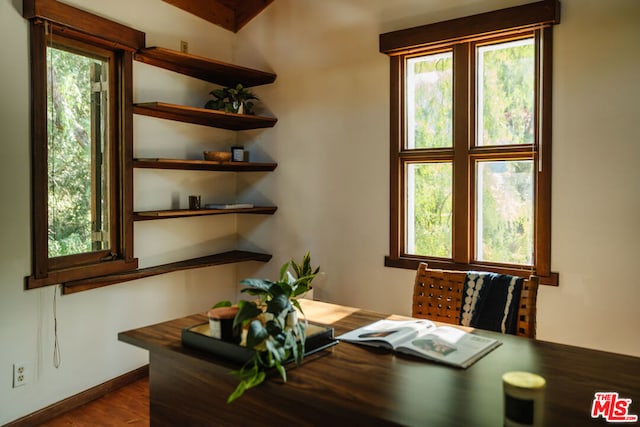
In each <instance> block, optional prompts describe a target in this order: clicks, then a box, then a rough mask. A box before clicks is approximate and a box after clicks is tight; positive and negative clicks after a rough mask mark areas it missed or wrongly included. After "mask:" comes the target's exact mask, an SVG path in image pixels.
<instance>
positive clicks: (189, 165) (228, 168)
mask: <svg viewBox="0 0 640 427" xmlns="http://www.w3.org/2000/svg"><path fill="white" fill-rule="evenodd" d="M277 166H278V165H277V163H256V162H212V161H208V160H182V159H133V167H134V168H147V169H182V170H202V171H220V172H271V171H273V170H274V169H275V168H276V167H277Z"/></svg>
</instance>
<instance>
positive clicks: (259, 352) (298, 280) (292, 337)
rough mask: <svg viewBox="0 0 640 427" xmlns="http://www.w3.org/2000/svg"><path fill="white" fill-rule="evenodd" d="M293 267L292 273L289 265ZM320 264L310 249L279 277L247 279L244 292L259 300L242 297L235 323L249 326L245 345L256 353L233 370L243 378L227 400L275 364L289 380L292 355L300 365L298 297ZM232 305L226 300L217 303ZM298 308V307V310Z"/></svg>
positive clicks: (301, 340) (303, 324) (257, 382)
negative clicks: (314, 265) (313, 262)
mask: <svg viewBox="0 0 640 427" xmlns="http://www.w3.org/2000/svg"><path fill="white" fill-rule="evenodd" d="M290 268H291V269H292V270H293V273H291V272H290V271H289V269H290ZM319 271H320V267H317V268H316V269H315V270H314V269H312V268H311V259H310V256H309V253H307V254H306V255H305V256H304V258H303V260H302V263H300V264H297V263H296V262H295V261H293V260H291V261H289V262H287V263H285V264H284V265H283V266H282V267H281V268H280V278H279V279H278V280H277V281H271V280H266V279H244V280H242V281H241V282H240V283H241V284H242V285H244V286H245V288H244V289H242V292H244V293H247V294H249V295H252V296H254V297H257V298H258V299H257V301H240V302H239V303H238V307H239V310H238V313H237V314H236V316H235V318H234V321H233V327H234V328H239V327H240V326H242V328H246V330H247V335H246V344H245V345H246V347H247V348H249V349H252V350H255V351H254V353H253V357H252V358H251V359H250V360H249V361H248V362H247V363H246V364H245V365H244V366H243V367H242V368H240V369H239V370H237V371H232V374H233V375H235V376H236V377H238V378H239V379H240V383H239V384H238V386H237V387H236V389H235V391H234V392H233V393H231V395H229V398H228V399H227V402H228V403H230V402H233V401H234V400H236V399H237V398H239V397H240V396H242V395H243V394H244V392H245V391H247V390H249V389H250V388H253V387H255V386H257V385H260V384H261V383H262V382H263V381H264V380H265V378H266V371H267V370H268V369H271V368H275V369H276V370H277V371H278V373H279V374H280V377H281V378H282V380H283V381H284V382H286V381H287V373H286V369H285V367H284V365H285V363H287V362H288V361H290V360H291V359H293V361H295V363H296V364H297V365H299V364H300V363H301V362H302V359H303V357H304V351H305V338H306V336H305V329H306V322H299V321H298V319H297V311H300V313H302V314H303V315H304V313H303V311H302V307H301V306H300V303H299V302H298V300H297V297H299V296H301V295H304V294H305V293H306V292H308V291H309V289H310V287H311V281H312V280H313V279H314V277H315V276H316V275H317V274H318V273H319ZM225 305H231V303H230V302H229V301H223V302H221V303H218V304H216V305H215V306H214V307H220V306H225ZM296 310H297V311H296Z"/></svg>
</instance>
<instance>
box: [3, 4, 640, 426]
mask: <svg viewBox="0 0 640 427" xmlns="http://www.w3.org/2000/svg"><path fill="white" fill-rule="evenodd" d="M524 2H525V1H521V0H451V1H448V2H443V1H436V0H431V1H425V0H396V1H394V2H389V1H388V0H366V1H365V0H323V1H317V0H277V1H276V2H274V3H273V4H272V5H270V6H269V7H268V8H267V9H266V10H265V11H264V12H263V13H262V14H261V15H259V16H258V17H257V18H255V19H254V20H253V21H252V22H250V23H249V24H248V25H247V26H246V27H245V28H244V29H242V30H241V31H240V32H239V34H238V35H233V34H232V33H230V32H227V31H225V30H222V29H219V28H217V27H215V26H213V25H210V24H207V23H205V22H204V21H202V20H199V19H197V18H193V17H191V16H189V15H188V14H186V13H184V12H181V11H179V10H178V9H173V8H171V7H170V6H168V5H166V3H164V2H160V1H157V0H136V1H134V2H131V1H128V2H127V1H124V0H111V1H109V2H104V1H100V0H75V1H73V2H71V3H73V4H76V5H79V6H81V7H83V8H86V9H88V10H91V11H94V12H95V13H98V14H102V15H104V16H107V17H109V18H111V19H114V20H117V21H120V22H123V23H125V24H128V25H130V26H133V27H135V28H137V29H139V30H142V31H145V32H146V33H147V44H148V45H149V46H151V45H154V44H157V45H160V46H164V47H169V48H174V49H176V48H177V47H178V42H179V40H181V39H182V40H185V39H186V40H188V41H189V43H190V48H191V51H192V52H193V53H197V54H201V55H204V56H209V57H212V58H216V59H220V60H227V61H232V62H236V63H239V64H242V65H246V66H253V67H256V68H260V69H264V70H267V71H274V72H275V73H276V74H277V75H278V79H277V80H276V83H275V84H273V85H269V86H265V87H261V88H258V89H257V90H256V91H257V92H258V94H259V95H260V96H261V97H262V98H263V99H264V100H265V103H266V106H267V107H268V110H270V111H271V112H273V114H274V115H275V116H276V117H278V120H279V121H278V124H277V125H276V126H275V128H273V129H269V130H260V131H251V132H243V133H242V134H241V135H240V136H239V141H241V142H243V143H245V145H246V147H247V148H249V149H250V150H251V155H252V157H253V158H254V159H257V160H274V161H276V162H278V168H277V169H276V171H275V172H274V173H271V174H247V175H244V174H243V175H242V176H239V177H238V179H237V183H235V182H233V181H232V180H230V179H229V178H228V177H225V176H217V175H216V174H214V176H213V177H212V176H211V175H209V174H205V173H200V172H197V173H182V172H175V173H174V172H169V173H164V172H163V173H160V172H152V171H137V172H136V187H137V192H136V209H146V208H156V207H168V206H167V205H166V204H169V203H171V201H172V200H173V199H172V197H174V195H179V196H180V197H179V199H180V202H181V203H182V204H183V205H184V204H185V203H186V195H187V194H189V193H190V192H199V193H201V194H203V197H204V196H207V197H212V196H213V195H215V194H214V192H213V190H212V189H211V188H212V187H213V186H209V183H210V180H214V181H215V182H216V184H215V185H216V186H217V185H218V182H220V183H221V185H223V186H226V185H229V186H231V187H233V186H234V185H237V186H238V190H239V192H240V197H241V198H242V199H244V200H255V201H268V202H273V203H275V204H276V205H277V206H278V207H279V210H278V212H277V213H276V215H275V216H273V217H269V218H267V219H264V218H258V217H253V216H246V217H239V218H238V219H237V221H238V224H239V228H240V236H239V238H240V242H241V244H242V246H244V247H246V248H248V249H258V250H265V251H269V252H272V253H273V254H274V260H273V261H272V262H271V263H269V264H266V265H265V266H263V267H262V266H261V265H260V264H256V263H248V264H242V265H239V266H238V267H234V266H225V267H214V268H210V269H203V270H195V271H190V272H185V273H172V274H169V275H166V276H159V277H154V278H148V279H144V280H139V281H136V282H131V283H124V284H119V285H115V286H109V287H106V288H103V289H99V290H92V291H89V292H83V293H80V294H76V295H71V296H64V297H60V298H59V299H58V301H57V302H58V304H57V305H58V306H57V314H58V325H59V336H60V344H61V350H62V366H61V367H60V369H55V368H53V367H52V362H51V359H52V352H53V343H52V340H53V338H52V329H53V316H52V304H53V292H54V289H53V288H52V287H49V288H46V289H42V290H33V291H23V278H24V276H26V275H28V274H29V271H30V259H29V256H30V238H29V236H30V234H29V233H30V227H29V179H30V178H29V176H30V175H29V131H28V129H29V113H28V111H29V102H28V100H29V82H28V44H27V26H26V23H25V21H24V20H23V19H22V18H21V16H20V11H21V3H22V2H21V0H0V35H1V36H2V38H3V40H11V43H3V44H2V45H1V46H0V57H2V58H3V60H2V61H3V63H2V66H1V67H0V89H1V90H2V97H1V99H2V100H1V101H0V129H2V154H3V155H2V156H0V162H1V163H0V191H1V193H0V194H2V196H3V199H4V200H5V202H4V204H3V208H2V210H1V211H0V224H3V225H2V231H3V239H2V241H1V243H0V255H1V258H0V313H1V314H0V342H1V343H2V350H1V351H0V423H4V422H7V421H10V420H12V419H15V418H18V417H20V416H23V415H26V414H28V413H30V412H33V411H35V410H37V409H39V408H41V407H44V406H46V405H49V404H51V403H54V402H56V401H58V400H60V399H63V398H65V397H67V396H69V395H72V394H75V393H78V392H80V391H82V390H84V389H86V388H88V387H90V386H93V385H96V384H99V383H101V382H103V381H106V380H108V379H110V378H112V377H115V376H117V375H119V374H122V373H124V372H127V371H129V370H131V369H134V368H136V367H138V366H140V365H142V364H144V363H146V354H145V352H144V351H142V350H138V349H136V348H134V347H131V346H129V345H126V344H123V343H119V342H117V341H116V338H115V337H116V334H117V332H119V331H122V330H125V329H130V328H135V327H138V326H142V325H146V324H150V323H155V322H158V321H162V320H167V319H170V318H173V317H178V316H181V315H184V314H187V313H192V312H196V311H200V310H204V309H205V308H206V307H207V306H208V305H209V304H210V303H211V302H215V301H216V300H218V299H221V298H232V297H233V295H234V294H235V289H234V286H235V285H234V284H235V283H236V281H237V279H238V278H242V277H246V276H252V275H260V276H269V277H273V276H274V275H275V274H277V270H278V268H279V265H280V264H281V263H282V262H284V261H285V260H287V259H288V258H289V257H292V256H293V257H296V258H298V257H300V256H301V255H302V254H303V253H304V252H305V251H306V250H311V253H312V259H313V261H314V263H319V264H320V265H321V266H322V270H323V271H324V272H325V275H324V276H323V277H322V278H321V279H320V280H319V281H318V282H317V283H316V285H317V286H316V287H317V293H316V296H318V297H320V298H321V299H325V300H328V301H332V302H338V303H344V304H350V305H356V306H361V307H366V308H370V309H375V310H380V311H385V312H396V313H404V314H408V313H409V312H410V294H411V285H412V282H413V272H412V271H408V270H400V269H392V268H385V267H384V266H383V259H384V256H385V255H386V254H387V253H388V228H389V227H388V222H389V218H388V215H389V214H388V212H389V209H388V191H389V188H388V181H389V178H388V151H389V149H388V133H389V124H388V122H389V120H388V111H389V95H388V84H389V83H388V80H389V77H388V58H387V57H386V56H385V55H383V54H380V53H378V34H380V33H382V32H387V31H393V30H397V29H401V28H406V27H411V26H416V25H420V24H424V23H429V22H434V21H439V20H444V19H449V18H455V17H459V16H464V15H468V14H473V13H479V12H483V11H487V10H492V9H497V8H502V7H508V6H512V5H516V4H520V3H524ZM562 5H563V16H562V24H560V25H559V26H557V27H556V28H555V30H554V34H555V45H554V49H555V63H554V124H555V126H554V153H553V155H554V169H553V191H554V193H553V194H554V196H553V254H552V268H553V269H554V271H558V272H559V273H560V281H561V282H560V286H559V287H558V288H552V287H547V286H544V287H543V288H542V289H541V291H540V296H539V312H538V313H539V314H538V318H539V327H538V337H539V338H540V339H544V340H551V341H558V342H563V343H569V344H575V345H581V346H588V347H592V348H597V349H604V350H608V351H614V352H620V353H627V354H633V355H636V356H640V344H639V342H638V340H637V339H636V338H635V329H636V328H637V327H638V326H640V315H639V314H638V310H637V309H636V306H635V304H636V303H635V301H637V300H638V299H639V297H640V295H639V293H640V291H638V287H637V286H636V282H635V281H634V280H633V278H632V277H633V275H634V268H633V267H634V263H635V262H636V261H637V259H638V258H639V255H640V250H639V249H638V246H637V245H636V243H635V240H636V239H638V238H639V237H640V233H639V230H640V226H638V225H637V222H636V220H637V218H638V217H640V190H639V189H638V185H637V184H638V182H640V169H639V168H637V167H636V164H635V163H636V162H637V160H639V159H640V145H639V144H638V143H637V141H638V140H640V138H639V136H640V135H639V131H638V129H637V127H636V126H635V125H636V123H634V122H635V121H636V117H638V116H639V115H640V114H639V113H640V111H639V107H638V103H637V99H639V98H640V93H639V92H640V84H639V82H638V77H636V76H637V71H636V70H637V69H639V68H640V67H639V66H640V63H639V62H640V55H638V53H639V48H638V47H637V40H640V34H639V33H640V26H638V25H637V23H638V22H640V2H637V1H635V0H612V1H608V2H602V1H597V0H564V1H563V2H562ZM134 71H135V74H136V79H135V87H136V92H135V95H134V96H135V100H136V101H149V100H161V101H168V102H175V103H187V104H190V105H198V104H199V103H201V102H203V101H204V100H205V99H206V93H207V92H208V90H209V86H208V85H206V84H202V83H200V82H198V81H196V80H194V79H190V78H186V77H181V76H179V75H177V74H173V73H170V72H165V71H162V70H156V69H153V67H149V66H146V65H143V64H135V70H134ZM135 126H136V135H135V136H136V151H137V153H136V154H137V155H140V156H150V155H154V156H155V155H162V156H166V157H170V156H173V155H175V156H186V157H194V158H195V157H197V156H198V155H199V151H201V150H202V149H203V148H204V147H209V144H210V143H211V142H212V141H216V146H217V145H219V146H226V145H228V144H230V143H231V142H232V141H234V140H235V136H233V135H229V134H228V133H224V132H220V131H216V130H211V129H207V128H201V127H199V126H190V125H185V124H178V123H171V122H163V121H161V120H156V119H149V118H145V117H137V118H136V121H135ZM214 148H215V147H214ZM155 153H160V154H155ZM202 174H204V176H202ZM167 194H170V196H167ZM167 221H171V223H168V222H167V223H164V222H163V221H158V222H153V223H145V224H144V225H143V226H142V225H141V224H137V225H136V255H137V256H139V257H140V261H141V264H142V265H143V266H144V265H152V264H156V263H158V262H166V261H171V260H174V259H179V258H181V257H182V256H184V255H185V254H189V256H195V255H198V254H204V253H207V252H209V251H210V250H212V249H213V250H217V249H223V250H224V249H226V248H227V246H228V245H231V244H232V243H233V241H234V240H235V239H236V236H235V235H230V234H229V233H228V232H227V231H225V230H227V229H228V227H231V228H233V227H234V226H235V222H234V221H236V219H233V218H223V219H221V218H200V219H192V220H167ZM604 224H606V225H604ZM203 230H206V232H205V231H203ZM165 246H166V249H163V248H164V247H165ZM21 361H32V362H33V363H34V372H35V377H34V379H33V381H32V382H31V383H30V384H28V385H26V386H23V387H21V388H17V389H12V388H11V364H12V363H13V362H21Z"/></svg>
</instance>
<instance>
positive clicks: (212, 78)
mask: <svg viewBox="0 0 640 427" xmlns="http://www.w3.org/2000/svg"><path fill="white" fill-rule="evenodd" d="M134 59H135V60H136V61H139V62H143V63H145V64H149V65H154V66H156V67H160V68H164V69H166V70H170V71H175V72H176V73H180V74H184V75H187V76H190V77H195V78H197V79H200V80H204V81H207V82H209V83H214V84H218V85H221V86H233V87H235V86H236V85H237V84H238V83H240V84H242V86H244V87H252V86H260V85H265V84H270V83H273V82H274V81H275V80H276V75H275V74H273V73H268V72H266V71H260V70H254V69H251V68H246V67H241V66H238V65H233V64H228V63H225V62H221V61H216V60H213V59H209V58H204V57H202V56H197V55H192V54H189V53H182V52H177V51H175V50H171V49H165V48H162V47H148V48H145V49H140V50H139V51H138V52H137V53H136V54H135V55H134Z"/></svg>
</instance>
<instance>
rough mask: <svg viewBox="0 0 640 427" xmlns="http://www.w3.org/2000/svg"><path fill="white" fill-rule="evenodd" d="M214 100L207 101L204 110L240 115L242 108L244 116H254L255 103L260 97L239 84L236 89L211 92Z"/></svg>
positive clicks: (228, 88)
mask: <svg viewBox="0 0 640 427" xmlns="http://www.w3.org/2000/svg"><path fill="white" fill-rule="evenodd" d="M209 94H210V95H212V96H213V99H210V100H209V101H207V103H206V104H205V105H204V108H208V109H210V110H222V111H225V112H227V113H238V112H240V110H241V108H240V107H242V113H243V114H253V106H254V103H253V102H251V100H257V99H258V97H257V96H256V95H255V94H254V93H253V92H251V91H250V90H248V89H246V88H245V87H244V86H242V84H240V83H238V84H237V85H236V86H235V87H224V88H221V89H215V90H212V91H211V92H209Z"/></svg>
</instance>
